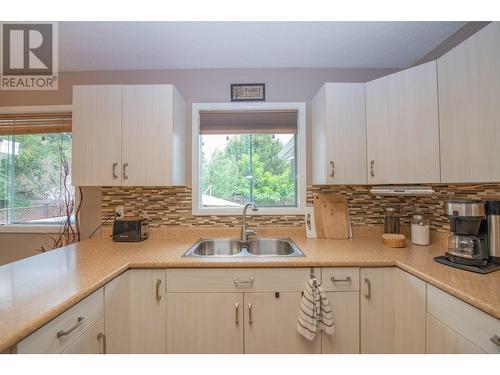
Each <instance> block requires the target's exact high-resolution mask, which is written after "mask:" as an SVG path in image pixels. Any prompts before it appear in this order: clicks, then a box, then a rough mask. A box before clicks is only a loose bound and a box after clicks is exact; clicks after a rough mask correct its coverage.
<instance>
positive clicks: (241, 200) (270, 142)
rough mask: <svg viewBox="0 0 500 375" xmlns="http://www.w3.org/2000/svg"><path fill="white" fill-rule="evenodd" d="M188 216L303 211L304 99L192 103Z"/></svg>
mask: <svg viewBox="0 0 500 375" xmlns="http://www.w3.org/2000/svg"><path fill="white" fill-rule="evenodd" d="M192 116H193V133H192V134H193V153H192V154H193V160H192V173H193V175H192V182H193V214H195V215H240V214H241V212H242V209H243V206H244V205H245V204H246V203H248V202H254V203H255V204H256V205H257V206H259V213H258V214H259V215H288V214H303V213H304V207H305V200H306V181H305V180H306V171H305V169H306V168H305V162H306V161H305V160H306V135H305V103H252V104H248V103H215V104H214V103H207V104H199V103H198V104H197V103H195V104H193V114H192Z"/></svg>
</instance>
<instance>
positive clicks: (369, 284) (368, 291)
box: [365, 278, 372, 299]
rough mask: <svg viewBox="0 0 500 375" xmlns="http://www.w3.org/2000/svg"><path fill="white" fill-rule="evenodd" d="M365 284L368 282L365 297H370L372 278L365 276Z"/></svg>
mask: <svg viewBox="0 0 500 375" xmlns="http://www.w3.org/2000/svg"><path fill="white" fill-rule="evenodd" d="M365 284H366V293H365V298H366V299H370V298H371V297H372V284H371V283H370V279H368V278H365Z"/></svg>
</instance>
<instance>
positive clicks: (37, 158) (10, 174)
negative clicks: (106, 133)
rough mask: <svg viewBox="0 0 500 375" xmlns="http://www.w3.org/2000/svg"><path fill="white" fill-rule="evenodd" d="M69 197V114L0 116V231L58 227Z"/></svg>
mask: <svg viewBox="0 0 500 375" xmlns="http://www.w3.org/2000/svg"><path fill="white" fill-rule="evenodd" d="M73 197H74V188H73V186H72V185H71V114H67V113H66V114H47V113H44V114H38V115H35V114H25V115H19V114H16V115H5V114H4V115H1V114H0V225H15V224H20V225H40V224H42V225H61V224H63V223H64V221H65V220H66V217H67V212H68V211H67V208H68V201H71V200H72V199H73ZM72 220H73V217H72Z"/></svg>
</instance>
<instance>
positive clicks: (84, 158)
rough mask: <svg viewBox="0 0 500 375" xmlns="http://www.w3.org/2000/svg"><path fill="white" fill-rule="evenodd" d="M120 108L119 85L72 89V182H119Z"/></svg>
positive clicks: (95, 184)
mask: <svg viewBox="0 0 500 375" xmlns="http://www.w3.org/2000/svg"><path fill="white" fill-rule="evenodd" d="M121 110H122V89H121V86H119V85H102V86H75V87H74V88H73V120H72V121H73V124H72V137H73V151H72V172H71V173H72V184H73V185H76V186H118V185H120V184H121V173H120V170H121V142H122V141H121V116H122V115H121Z"/></svg>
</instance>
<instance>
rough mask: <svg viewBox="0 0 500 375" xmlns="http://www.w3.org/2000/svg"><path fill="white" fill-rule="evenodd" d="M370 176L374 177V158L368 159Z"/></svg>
mask: <svg viewBox="0 0 500 375" xmlns="http://www.w3.org/2000/svg"><path fill="white" fill-rule="evenodd" d="M370 176H372V177H375V160H372V161H370Z"/></svg>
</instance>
